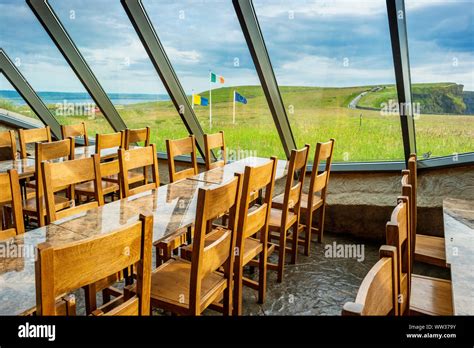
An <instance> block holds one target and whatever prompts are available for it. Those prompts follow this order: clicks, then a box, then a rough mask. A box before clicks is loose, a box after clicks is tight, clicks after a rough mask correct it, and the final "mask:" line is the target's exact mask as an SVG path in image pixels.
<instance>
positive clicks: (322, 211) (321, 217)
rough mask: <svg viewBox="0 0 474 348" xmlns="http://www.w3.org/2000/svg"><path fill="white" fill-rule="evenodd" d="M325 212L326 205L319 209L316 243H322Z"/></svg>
mask: <svg viewBox="0 0 474 348" xmlns="http://www.w3.org/2000/svg"><path fill="white" fill-rule="evenodd" d="M325 211H326V204H325V203H324V204H323V206H322V207H321V208H320V209H319V222H318V223H319V225H318V230H319V234H318V243H322V242H323V232H324V215H325Z"/></svg>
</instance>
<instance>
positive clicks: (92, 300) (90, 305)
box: [83, 284, 97, 315]
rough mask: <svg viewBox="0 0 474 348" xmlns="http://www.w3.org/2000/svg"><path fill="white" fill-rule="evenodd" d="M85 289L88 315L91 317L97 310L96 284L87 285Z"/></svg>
mask: <svg viewBox="0 0 474 348" xmlns="http://www.w3.org/2000/svg"><path fill="white" fill-rule="evenodd" d="M83 289H84V295H85V296H84V297H85V298H86V314H87V315H89V314H91V313H92V312H93V311H95V310H96V309H97V299H96V290H95V284H89V285H86V286H84V287H83Z"/></svg>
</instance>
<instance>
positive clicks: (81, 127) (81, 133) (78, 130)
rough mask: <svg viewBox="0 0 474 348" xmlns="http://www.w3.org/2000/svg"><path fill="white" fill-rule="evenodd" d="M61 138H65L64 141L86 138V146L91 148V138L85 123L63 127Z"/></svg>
mask: <svg viewBox="0 0 474 348" xmlns="http://www.w3.org/2000/svg"><path fill="white" fill-rule="evenodd" d="M61 136H62V137H63V139H66V138H76V137H82V138H84V146H89V137H88V136H87V128H86V123H85V122H81V123H78V124H70V125H64V124H63V125H61Z"/></svg>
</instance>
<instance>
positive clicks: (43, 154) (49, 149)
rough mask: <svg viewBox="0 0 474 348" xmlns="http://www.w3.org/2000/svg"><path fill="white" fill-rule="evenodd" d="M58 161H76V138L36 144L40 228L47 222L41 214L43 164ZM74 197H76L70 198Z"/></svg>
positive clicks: (37, 200) (37, 202)
mask: <svg viewBox="0 0 474 348" xmlns="http://www.w3.org/2000/svg"><path fill="white" fill-rule="evenodd" d="M56 159H65V160H73V159H74V138H68V139H65V140H58V141H54V142H50V143H36V151H35V177H36V209H37V212H38V221H39V225H40V226H44V224H45V220H44V216H43V214H42V213H41V212H42V211H43V209H44V204H45V203H44V199H43V198H44V194H43V193H44V183H43V171H42V168H41V164H42V163H43V161H50V160H56ZM70 197H74V196H72V195H71V196H70Z"/></svg>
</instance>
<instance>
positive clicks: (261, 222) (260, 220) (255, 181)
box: [236, 157, 278, 258]
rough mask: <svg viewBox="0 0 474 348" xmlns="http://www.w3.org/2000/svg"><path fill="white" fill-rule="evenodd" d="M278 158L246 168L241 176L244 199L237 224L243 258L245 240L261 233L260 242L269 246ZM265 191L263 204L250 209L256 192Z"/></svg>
mask: <svg viewBox="0 0 474 348" xmlns="http://www.w3.org/2000/svg"><path fill="white" fill-rule="evenodd" d="M277 161H278V160H277V158H276V157H272V158H271V160H270V161H269V162H268V163H266V164H263V165H261V166H258V167H245V171H244V173H243V174H238V175H240V176H241V179H240V180H241V182H242V198H241V201H240V208H239V218H238V223H237V242H236V246H237V249H238V250H239V253H238V256H239V257H241V258H242V257H243V255H244V252H243V248H244V245H245V239H247V238H249V237H251V236H253V235H254V234H255V233H257V232H259V231H261V233H260V241H261V242H262V243H263V245H267V238H268V221H269V219H270V212H271V209H270V208H271V204H272V196H273V188H274V186H275V173H276V167H277ZM263 189H265V196H264V197H263V202H262V204H260V206H258V207H256V208H255V207H253V208H252V209H250V203H251V201H252V196H253V193H254V192H259V191H260V190H263Z"/></svg>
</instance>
